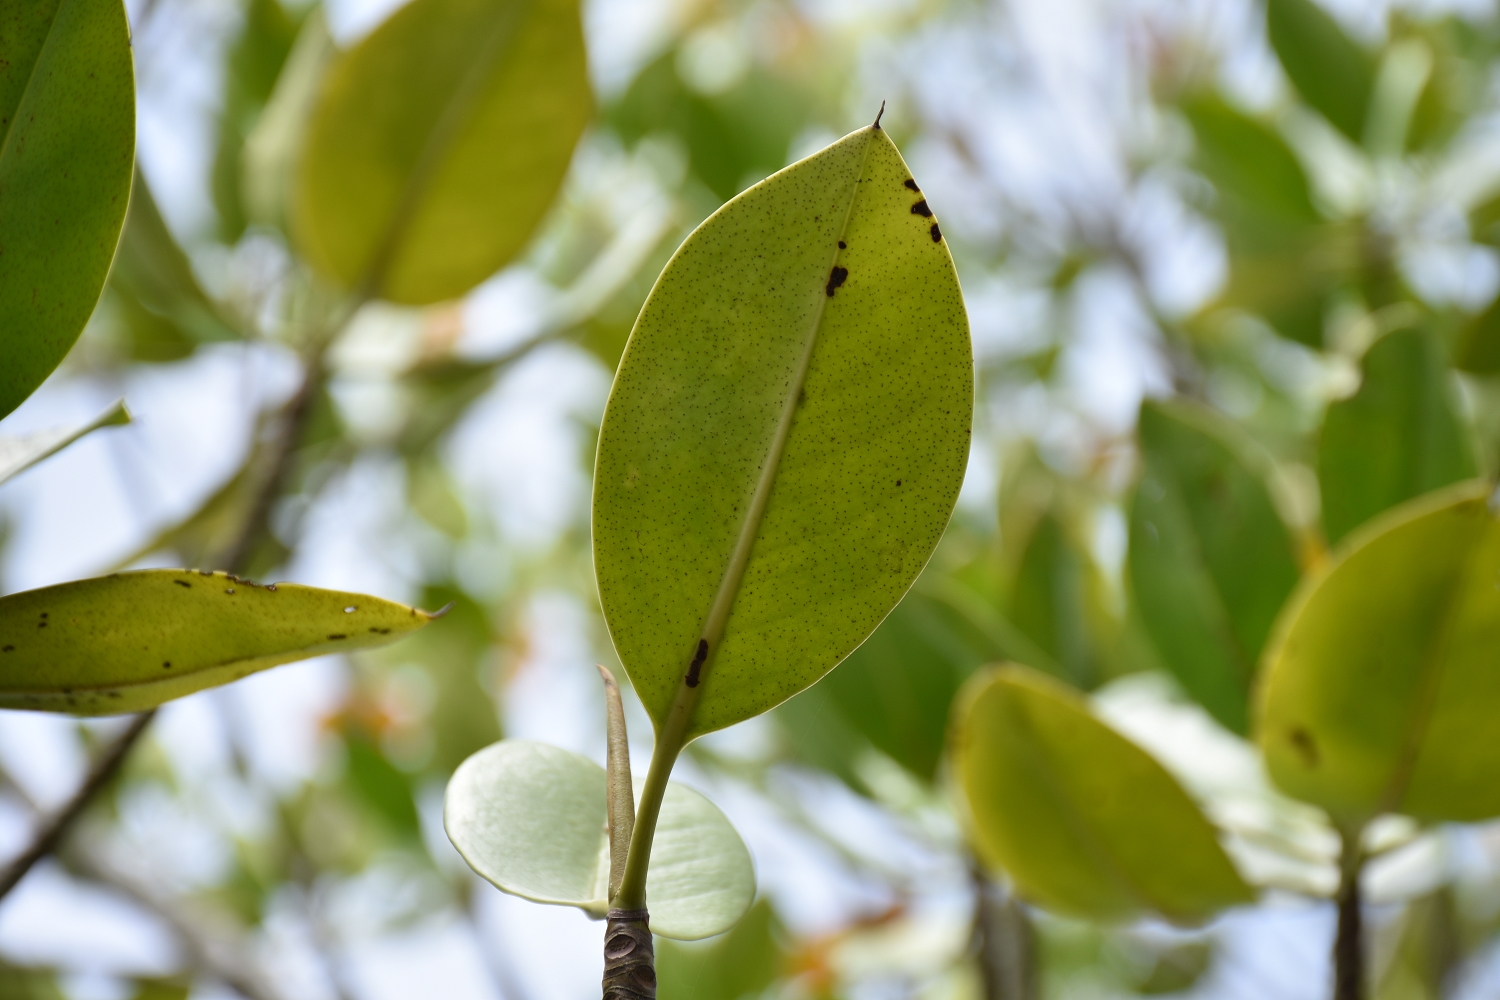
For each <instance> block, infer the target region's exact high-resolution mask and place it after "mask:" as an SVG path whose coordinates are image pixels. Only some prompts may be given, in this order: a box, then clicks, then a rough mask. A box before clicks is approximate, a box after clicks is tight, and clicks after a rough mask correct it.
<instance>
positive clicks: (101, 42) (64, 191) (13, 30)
mask: <svg viewBox="0 0 1500 1000" xmlns="http://www.w3.org/2000/svg"><path fill="white" fill-rule="evenodd" d="M134 158H135V77H134V70H133V68H132V65H131V59H130V29H129V27H128V26H127V25H126V23H125V7H124V5H123V4H122V3H121V2H120V0H34V2H32V0H6V3H5V6H4V8H3V9H0V247H3V248H4V254H5V265H4V266H3V267H0V316H4V317H5V320H4V322H3V323H0V357H3V358H5V364H4V365H3V366H0V417H3V416H5V415H6V414H7V413H9V412H11V411H12V410H14V409H15V408H16V407H17V406H19V405H20V404H21V401H22V400H23V399H25V398H26V397H27V396H29V395H31V393H32V392H33V391H34V390H35V389H36V387H37V386H38V385H41V383H42V380H43V379H45V378H46V377H47V376H48V375H49V374H50V373H51V372H52V370H53V369H54V368H56V367H57V366H58V365H59V364H60V363H61V362H62V359H63V357H64V355H66V354H67V353H68V349H69V348H71V347H72V346H73V342H74V341H75V340H77V339H78V334H79V332H80V331H82V330H83V324H84V323H85V322H87V320H88V318H89V314H90V313H91V312H93V310H94V303H95V302H97V301H98V299H99V292H100V290H101V289H102V288H103V287H104V279H105V277H106V276H107V275H108V273H109V263H110V259H111V258H113V257H114V253H115V243H116V242H117V241H118V240H119V238H120V225H121V223H123V222H124V220H125V206H126V203H127V202H128V201H129V200H130V170H131V164H132V162H133V161H134Z"/></svg>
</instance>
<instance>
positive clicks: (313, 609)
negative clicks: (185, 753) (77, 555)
mask: <svg viewBox="0 0 1500 1000" xmlns="http://www.w3.org/2000/svg"><path fill="white" fill-rule="evenodd" d="M432 618H433V616H432V615H429V614H428V613H426V612H425V611H418V610H417V609H415V608H409V607H407V606H405V605H404V604H394V603H392V602H390V601H383V600H381V599H380V598H378V597H369V596H367V595H364V594H348V593H343V592H340V591H336V590H318V589H315V588H313V587H303V586H299V585H297V584H295V583H282V584H271V585H269V586H262V585H260V584H257V583H252V582H251V581H249V580H241V579H239V578H238V577H234V576H231V575H229V574H226V573H217V572H215V573H210V572H208V571H206V570H205V571H199V570H188V569H170V570H169V569H150V570H140V571H136V572H130V573H116V574H114V575H113V576H105V577H99V578H97V579H92V580H77V581H74V582H72V583H62V584H58V585H57V586H55V587H43V588H42V589H40V590H28V591H26V592H24V593H20V594H11V595H10V596H9V597H0V708H27V709H35V710H39V711H47V712H69V713H72V714H74V715H113V714H115V713H118V712H137V711H140V710H142V709H146V708H151V707H153V706H156V705H160V704H161V703H163V702H165V701H170V700H172V699H173V698H181V697H182V696H183V695H187V694H192V693H193V692H194V691H201V690H203V689H204V688H209V687H214V686H216V685H219V684H227V683H229V682H230V681H235V680H239V679H240V678H241V677H244V676H246V675H248V674H253V673H255V672H256V671H259V670H265V669H266V668H267V667H274V666H277V665H278V664H282V663H290V662H292V661H293V660H305V659H307V658H308V657H311V656H321V655H323V654H325V653H347V652H352V651H354V650H357V649H369V648H370V647H372V646H383V645H385V644H386V643H388V642H394V641H395V640H396V639H399V638H400V637H401V636H403V635H405V634H406V633H408V632H411V631H413V630H415V629H418V628H421V627H422V626H423V625H426V624H427V623H428V622H429V621H431V620H432Z"/></svg>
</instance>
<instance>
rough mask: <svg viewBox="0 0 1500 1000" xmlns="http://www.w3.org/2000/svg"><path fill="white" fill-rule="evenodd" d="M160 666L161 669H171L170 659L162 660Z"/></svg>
mask: <svg viewBox="0 0 1500 1000" xmlns="http://www.w3.org/2000/svg"><path fill="white" fill-rule="evenodd" d="M161 668H162V669H163V670H171V669H172V661H171V660H166V661H164V662H163V663H162V665H161Z"/></svg>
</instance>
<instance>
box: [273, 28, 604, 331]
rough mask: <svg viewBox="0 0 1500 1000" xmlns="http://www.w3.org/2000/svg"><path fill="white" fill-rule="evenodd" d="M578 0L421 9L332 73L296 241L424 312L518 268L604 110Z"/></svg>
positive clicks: (303, 175) (307, 159) (308, 155)
mask: <svg viewBox="0 0 1500 1000" xmlns="http://www.w3.org/2000/svg"><path fill="white" fill-rule="evenodd" d="M592 100H593V98H592V95H591V91H590V89H589V82H588V75H587V67H586V59H585V55H584V47H583V28H582V22H581V19H580V17H579V9H578V2H577V0H413V2H412V3H410V4H408V5H407V6H405V7H402V8H401V9H400V10H398V11H397V12H396V13H395V14H394V15H392V16H391V18H390V20H388V21H386V22H385V23H384V24H382V25H381V26H380V27H379V28H377V29H376V30H375V31H374V33H372V34H371V35H370V36H369V37H368V38H366V39H365V40H364V41H362V42H360V43H359V44H358V45H357V46H355V47H354V48H353V49H351V50H350V51H349V52H348V53H347V54H346V55H344V56H343V57H341V58H340V59H338V60H337V61H336V62H335V63H334V65H333V66H332V67H331V68H330V70H329V71H328V74H327V76H326V78H325V79H324V82H323V87H322V90H321V93H320V96H319V98H318V101H317V106H316V108H315V110H314V111H313V113H312V118H311V122H310V125H309V129H308V132H307V137H306V145H305V147H304V148H303V150H302V153H301V166H300V169H299V176H298V180H297V184H296V189H295V191H294V194H293V202H292V211H293V220H292V222H293V231H294V233H295V234H296V236H297V239H298V242H299V244H300V245H301V248H302V251H303V253H304V254H305V255H306V256H307V257H308V259H309V260H311V261H312V262H313V263H314V264H315V265H317V266H318V267H319V268H320V269H321V270H322V271H324V272H325V273H326V274H328V275H329V276H331V277H333V278H335V279H337V280H338V281H340V282H342V283H343V284H344V285H346V286H349V287H353V286H357V285H361V284H364V283H372V284H373V287H370V288H368V291H370V292H371V294H374V295H377V296H381V297H384V298H387V299H390V300H392V301H395V302H402V303H407V304H412V305H422V304H426V303H430V302H437V301H441V300H443V299H449V298H454V297H456V296H459V295H462V294H463V293H464V292H466V291H468V290H469V289H470V288H473V287H474V286H475V285H477V284H479V282H481V281H483V280H484V279H485V278H487V277H489V276H490V275H491V274H493V273H495V271H497V270H499V269H500V268H501V267H502V266H504V265H505V264H506V263H508V262H509V261H510V260H511V258H512V257H514V256H515V255H516V253H517V252H518V251H519V250H520V249H521V247H522V246H523V245H524V244H525V243H526V241H527V240H528V239H529V238H530V237H531V233H532V231H533V230H534V229H535V228H536V226H537V223H538V222H540V221H541V218H542V214H543V213H544V212H546V210H547V207H548V205H550V204H551V203H552V199H553V196H554V195H555V194H556V193H557V190H558V188H559V187H560V186H561V185H562V180H563V175H564V174H565V173H566V171H567V169H568V163H569V162H570V161H571V159H572V156H573V147H574V146H575V145H577V143H578V138H579V136H581V135H582V134H583V128H584V125H586V124H587V123H588V120H589V116H590V114H591V113H592Z"/></svg>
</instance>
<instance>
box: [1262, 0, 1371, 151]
mask: <svg viewBox="0 0 1500 1000" xmlns="http://www.w3.org/2000/svg"><path fill="white" fill-rule="evenodd" d="M1266 34H1267V36H1268V37H1269V38H1270V41H1271V47H1272V48H1273V49H1275V50H1276V57H1277V58H1278V59H1280V60H1281V66H1282V68H1283V69H1285V70H1286V75H1287V76H1288V77H1290V78H1291V81H1292V85H1293V86H1295V87H1296V88H1297V91H1298V92H1299V93H1300V94H1301V95H1302V99H1303V100H1305V101H1307V103H1308V104H1311V105H1312V106H1313V107H1314V108H1316V109H1317V110H1318V111H1319V112H1321V113H1322V115H1323V117H1324V118H1327V119H1328V120H1329V121H1330V122H1332V123H1333V125H1334V127H1335V128H1337V129H1338V130H1339V131H1340V132H1343V133H1344V134H1345V135H1346V136H1348V137H1349V138H1350V139H1352V140H1353V141H1354V142H1356V143H1357V142H1360V141H1362V140H1363V138H1364V129H1365V119H1366V118H1367V117H1368V114H1369V108H1370V94H1371V92H1372V90H1373V89H1374V87H1375V61H1374V60H1373V59H1371V58H1370V55H1369V53H1367V52H1365V50H1364V49H1362V48H1360V47H1359V46H1358V45H1357V44H1355V42H1354V41H1353V40H1352V39H1351V38H1350V37H1349V36H1348V35H1347V34H1345V33H1344V29H1343V28H1341V27H1339V23H1338V22H1337V21H1335V20H1334V19H1333V18H1332V17H1330V16H1329V15H1328V13H1327V12H1326V11H1325V10H1323V8H1322V7H1320V6H1318V4H1317V3H1316V2H1315V0H1267V2H1266Z"/></svg>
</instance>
